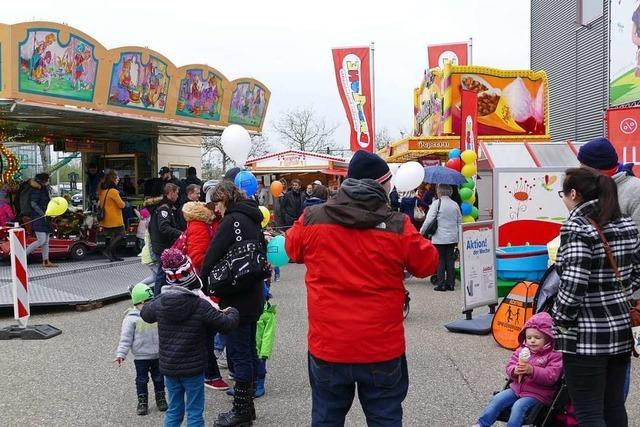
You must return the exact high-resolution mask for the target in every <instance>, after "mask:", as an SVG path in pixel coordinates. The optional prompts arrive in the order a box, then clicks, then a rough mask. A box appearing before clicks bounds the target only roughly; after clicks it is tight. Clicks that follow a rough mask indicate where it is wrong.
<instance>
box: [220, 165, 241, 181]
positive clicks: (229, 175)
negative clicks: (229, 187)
mask: <svg viewBox="0 0 640 427" xmlns="http://www.w3.org/2000/svg"><path fill="white" fill-rule="evenodd" d="M241 170H242V169H240V168H238V167H235V168H231V169H229V170H228V171H227V172H225V174H224V179H227V180H229V181H231V182H233V181H234V180H235V179H236V175H238V173H239V172H240V171H241Z"/></svg>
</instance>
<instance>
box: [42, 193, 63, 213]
mask: <svg viewBox="0 0 640 427" xmlns="http://www.w3.org/2000/svg"><path fill="white" fill-rule="evenodd" d="M68 207H69V202H67V199H65V198H64V197H54V198H53V199H51V200H49V204H48V205H47V211H46V212H45V213H44V214H45V216H60V215H62V214H63V213H65V212H66V211H67V208H68Z"/></svg>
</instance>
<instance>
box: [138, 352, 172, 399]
mask: <svg viewBox="0 0 640 427" xmlns="http://www.w3.org/2000/svg"><path fill="white" fill-rule="evenodd" d="M133 363H134V364H135V365H136V392H137V393H138V395H140V394H148V393H149V391H148V389H147V384H149V373H151V380H152V381H153V391H154V392H156V393H160V392H161V391H164V376H163V375H162V374H161V373H160V360H159V359H151V360H134V361H133Z"/></svg>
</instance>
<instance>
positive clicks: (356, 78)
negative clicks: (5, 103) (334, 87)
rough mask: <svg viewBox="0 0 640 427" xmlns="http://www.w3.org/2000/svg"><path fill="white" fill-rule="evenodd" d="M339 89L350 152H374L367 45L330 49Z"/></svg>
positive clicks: (368, 51)
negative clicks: (346, 123)
mask: <svg viewBox="0 0 640 427" xmlns="http://www.w3.org/2000/svg"><path fill="white" fill-rule="evenodd" d="M331 52H332V53H333V67H334V69H335V74H336V81H337V83H338V92H340V99H342V105H343V106H344V110H345V112H346V113H347V119H348V120H349V125H350V126H351V138H350V139H351V151H354V152H355V151H358V150H366V151H369V152H373V148H374V141H373V138H374V135H373V133H374V127H373V113H372V110H373V109H372V104H373V97H372V96H371V73H370V70H371V69H370V62H369V61H370V50H369V47H351V48H342V49H332V50H331Z"/></svg>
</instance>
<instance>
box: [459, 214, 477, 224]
mask: <svg viewBox="0 0 640 427" xmlns="http://www.w3.org/2000/svg"><path fill="white" fill-rule="evenodd" d="M462 222H463V223H465V224H468V223H470V222H476V220H475V219H473V217H472V216H471V215H465V216H463V217H462Z"/></svg>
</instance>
